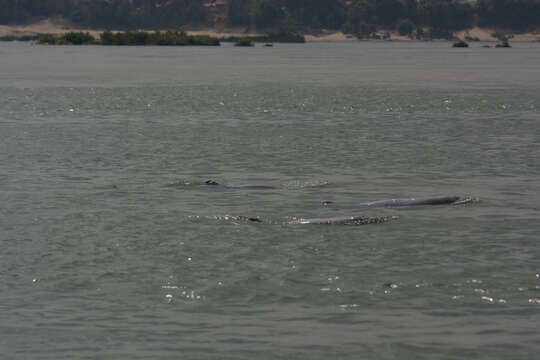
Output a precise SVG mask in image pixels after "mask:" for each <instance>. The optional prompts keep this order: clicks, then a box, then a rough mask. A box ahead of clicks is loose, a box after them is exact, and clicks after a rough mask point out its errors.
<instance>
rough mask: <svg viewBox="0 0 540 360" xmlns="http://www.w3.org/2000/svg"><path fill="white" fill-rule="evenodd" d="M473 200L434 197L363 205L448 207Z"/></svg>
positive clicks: (392, 200)
mask: <svg viewBox="0 0 540 360" xmlns="http://www.w3.org/2000/svg"><path fill="white" fill-rule="evenodd" d="M470 201H471V198H462V197H460V196H434V197H421V198H403V199H387V200H377V201H370V202H367V203H363V204H361V205H365V206H371V207H396V206H413V205H446V204H455V205H457V204H464V203H466V202H470Z"/></svg>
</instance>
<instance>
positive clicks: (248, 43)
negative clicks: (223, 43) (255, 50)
mask: <svg viewBox="0 0 540 360" xmlns="http://www.w3.org/2000/svg"><path fill="white" fill-rule="evenodd" d="M234 46H255V44H254V43H253V41H252V40H251V39H250V38H241V39H238V41H237V42H235V43H234Z"/></svg>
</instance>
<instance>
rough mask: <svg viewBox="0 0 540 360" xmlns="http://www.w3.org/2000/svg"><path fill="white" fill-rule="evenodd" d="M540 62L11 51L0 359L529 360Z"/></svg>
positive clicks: (536, 49) (0, 223)
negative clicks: (388, 201) (427, 202)
mask: <svg viewBox="0 0 540 360" xmlns="http://www.w3.org/2000/svg"><path fill="white" fill-rule="evenodd" d="M539 58H540V44H535V43H531V44H514V47H513V48H512V49H494V48H491V49H486V48H481V47H480V45H477V44H472V47H471V48H468V49H452V48H451V47H450V45H449V44H448V43H373V42H369V43H368V42H356V43H308V44H304V45H285V44H276V45H275V46H274V47H273V48H264V47H262V46H257V47H255V48H250V49H243V48H234V47H232V46H231V45H230V44H224V45H223V46H221V47H218V48H198V47H190V48H169V47H166V48H157V47H144V48H143V47H92V46H88V47H46V46H31V45H28V44H20V43H19V44H18V43H12V44H10V43H5V44H0V202H1V206H0V245H1V249H2V250H1V251H0V350H1V353H2V358H3V359H253V358H259V359H329V358H330V359H333V358H334V359H338V358H339V359H358V358H366V359H435V358H438V359H466V358H468V359H535V358H537V356H538V353H539V351H540V337H539V336H538V334H539V325H538V324H539V321H540V279H539V277H540V275H539V273H540V260H539V258H540V245H539V235H538V234H539V233H540V204H539V201H540V113H539V108H540V67H539V66H538V59H539ZM207 179H215V180H217V181H218V182H220V183H222V184H224V185H227V186H218V187H212V186H205V185H203V184H202V183H203V182H204V181H205V180H207ZM241 185H271V186H275V187H276V189H249V188H241V187H240V186H241ZM453 194H457V195H469V196H472V197H474V198H476V199H477V201H476V202H474V203H473V204H469V205H463V206H432V207H429V206H424V207H416V208H399V209H380V208H378V209H377V208H375V209H363V208H361V207H360V206H356V204H358V203H361V202H365V201H370V200H378V199H384V198H392V197H409V196H431V195H453ZM323 200H331V201H334V203H335V206H333V207H332V208H329V207H323V206H322V205H321V201H323ZM357 214H366V215H372V216H388V217H394V219H393V220H392V221H389V222H386V223H383V224H376V225H365V226H293V225H286V224H284V223H286V222H287V221H290V220H292V219H295V218H297V217H324V216H339V215H357ZM238 216H252V217H254V216H258V217H260V218H262V219H264V220H265V222H264V223H250V222H246V221H243V220H242V218H238Z"/></svg>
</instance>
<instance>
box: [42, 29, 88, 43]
mask: <svg viewBox="0 0 540 360" xmlns="http://www.w3.org/2000/svg"><path fill="white" fill-rule="evenodd" d="M37 43H38V44H47V45H88V44H95V43H96V39H95V38H94V37H93V36H92V35H91V34H90V33H89V32H73V31H72V32H67V33H65V34H64V35H61V36H55V35H45V36H41V37H39V38H38V39H37Z"/></svg>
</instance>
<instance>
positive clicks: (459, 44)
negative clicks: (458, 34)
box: [452, 40, 469, 48]
mask: <svg viewBox="0 0 540 360" xmlns="http://www.w3.org/2000/svg"><path fill="white" fill-rule="evenodd" d="M452 46H453V47H458V48H466V47H469V44H467V43H466V42H465V41H463V40H459V41H456V42H455V43H454V44H453V45H452Z"/></svg>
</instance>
